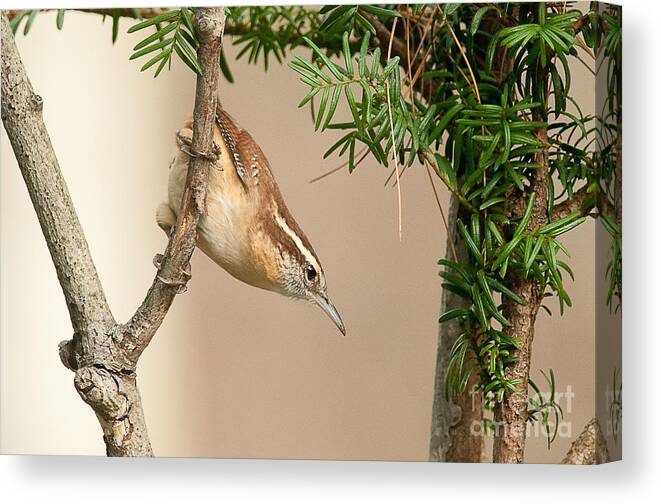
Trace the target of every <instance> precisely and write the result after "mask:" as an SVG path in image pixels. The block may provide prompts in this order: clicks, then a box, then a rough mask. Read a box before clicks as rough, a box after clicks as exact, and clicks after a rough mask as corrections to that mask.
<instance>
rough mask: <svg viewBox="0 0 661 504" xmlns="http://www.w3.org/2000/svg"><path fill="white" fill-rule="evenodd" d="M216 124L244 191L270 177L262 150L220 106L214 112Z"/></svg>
mask: <svg viewBox="0 0 661 504" xmlns="http://www.w3.org/2000/svg"><path fill="white" fill-rule="evenodd" d="M216 124H217V125H218V129H219V130H220V134H221V136H222V137H223V142H224V143H225V145H226V146H227V149H228V150H229V154H230V157H231V158H232V160H233V161H234V166H235V168H236V173H237V174H238V175H239V178H240V179H241V182H242V183H243V185H244V186H245V187H246V189H248V188H250V187H254V186H256V185H257V184H258V183H259V180H260V177H263V176H264V175H266V176H269V175H270V170H269V165H268V160H267V159H266V156H265V155H264V153H263V152H262V149H260V148H259V145H257V142H255V140H253V138H252V136H250V133H248V132H247V131H246V130H244V129H243V128H242V127H241V126H240V125H239V124H237V122H236V121H235V120H234V118H233V117H232V116H230V115H229V114H228V113H227V112H225V110H224V109H222V108H221V107H220V105H218V108H217V110H216Z"/></svg>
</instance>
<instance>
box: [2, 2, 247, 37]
mask: <svg viewBox="0 0 661 504" xmlns="http://www.w3.org/2000/svg"><path fill="white" fill-rule="evenodd" d="M43 10H44V11H47V10H53V9H43ZM67 10H72V11H78V12H84V13H88V14H97V15H101V16H110V17H112V16H113V15H119V17H125V18H129V19H136V20H140V19H150V18H153V17H156V16H158V15H160V14H163V13H164V12H167V11H169V10H171V9H168V8H166V7H146V8H142V9H127V8H123V9H67ZM20 12H21V11H20V10H7V11H5V13H6V14H7V17H8V18H9V20H10V21H11V20H12V19H13V18H15V17H16V16H17V15H18V14H19V13H20ZM248 30H249V27H248V25H246V24H230V25H226V26H225V28H224V29H223V34H224V35H232V36H240V35H245V34H246V33H248Z"/></svg>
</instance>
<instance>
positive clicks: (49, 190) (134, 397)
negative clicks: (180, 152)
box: [0, 8, 225, 456]
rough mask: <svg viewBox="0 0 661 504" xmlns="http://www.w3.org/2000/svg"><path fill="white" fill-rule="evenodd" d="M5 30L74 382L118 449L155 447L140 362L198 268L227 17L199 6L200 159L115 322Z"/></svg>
mask: <svg viewBox="0 0 661 504" xmlns="http://www.w3.org/2000/svg"><path fill="white" fill-rule="evenodd" d="M0 23H1V31H2V88H1V91H2V121H3V124H4V127H5V129H6V131H7V135H8V137H9V140H10V142H11V145H12V148H13V150H14V153H15V155H16V159H17V161H18V165H19V168H20V170H21V173H22V175H23V179H24V181H25V184H26V186H27V189H28V192H29V194H30V198H31V200H32V204H33V206H34V209H35V212H36V214H37V218H38V219H39V224H40V226H41V229H42V232H43V234H44V238H45V240H46V244H47V246H48V249H49V251H50V254H51V258H52V260H53V264H54V266H55V270H56V272H57V276H58V280H59V282H60V285H61V287H62V291H63V293H64V297H65V299H66V303H67V307H68V309H69V315H70V318H71V323H72V326H73V331H74V333H73V338H72V339H71V340H68V341H63V342H62V343H60V358H61V360H62V363H63V364H64V365H65V366H66V367H68V368H69V369H71V370H73V371H75V378H74V385H75V387H76V390H77V391H78V393H79V395H80V396H81V398H82V399H83V400H84V401H85V402H86V403H87V404H89V405H90V406H91V407H92V409H93V410H94V413H95V414H96V416H97V418H98V420H99V423H100V425H101V428H102V430H103V439H104V442H105V444H106V452H107V454H108V455H109V456H152V455H153V452H152V448H151V445H150V442H149V436H148V433H147V427H146V423H145V418H144V413H143V410H142V405H141V400H140V394H139V391H138V387H137V384H136V373H135V368H136V365H137V362H138V359H139V357H140V355H141V354H142V352H143V351H144V349H145V348H146V347H147V345H148V344H149V342H150V341H151V339H152V337H153V336H154V334H155V333H156V331H157V329H158V327H159V326H160V324H161V323H162V321H163V319H164V317H165V315H166V314H167V311H168V309H169V307H170V305H171V304H172V301H173V299H174V297H175V295H176V294H177V293H179V292H181V290H182V287H183V286H185V284H186V282H187V281H188V279H189V278H190V275H189V273H188V270H189V267H190V258H191V255H192V253H193V250H194V248H195V243H196V239H197V222H198V220H199V218H200V215H201V214H202V212H203V210H204V201H205V195H206V185H207V174H208V170H209V166H210V163H211V162H212V159H211V158H210V156H208V155H204V153H211V152H213V151H212V148H213V122H214V117H215V110H216V89H217V86H218V74H219V66H218V58H219V53H220V47H221V40H222V35H223V28H224V24H225V14H224V9H223V8H217V9H200V10H199V11H198V14H197V16H196V19H195V23H196V25H197V29H198V31H199V33H200V37H201V46H200V49H199V50H198V59H199V62H200V64H201V66H202V68H203V70H204V71H203V74H202V75H200V76H198V79H197V89H196V96H195V109H194V120H195V126H194V131H193V144H192V149H193V151H194V152H197V153H199V154H200V155H198V156H197V157H195V158H194V159H193V161H192V162H191V167H190V169H189V173H188V179H187V181H186V189H185V192H184V198H183V201H182V209H181V211H180V213H179V219H178V220H177V224H176V227H175V229H174V232H173V233H172V235H171V237H170V240H169V242H168V246H167V248H166V250H165V253H164V254H163V256H162V259H161V260H160V261H159V265H158V267H159V271H158V273H157V275H156V278H155V279H154V282H153V284H152V287H151V288H150V290H149V292H148V293H147V296H146V298H145V300H144V301H143V303H142V305H141V306H140V308H138V310H137V311H136V313H135V315H134V316H133V317H132V318H131V320H130V321H129V322H128V323H126V324H118V323H117V322H115V320H114V318H113V316H112V313H111V311H110V307H109V306H108V302H107V300H106V298H105V295H104V292H103V288H102V286H101V283H100V281H99V277H98V274H97V271H96V268H95V266H94V262H93V261H92V257H91V255H90V252H89V248H88V246H87V241H86V239H85V234H84V232H83V229H82V227H81V225H80V222H79V220H78V217H77V215H76V211H75V208H74V205H73V201H72V199H71V196H70V194H69V191H68V189H67V186H66V183H65V181H64V178H63V177H62V173H61V171H60V168H59V165H58V162H57V158H56V156H55V152H54V150H53V146H52V144H51V141H50V137H49V135H48V131H47V130H46V126H45V124H44V121H43V117H42V109H43V101H42V99H41V98H40V97H39V96H38V95H37V94H36V93H35V92H34V90H33V88H32V85H31V83H30V80H29V78H28V76H27V73H26V71H25V68H24V66H23V63H22V61H21V59H20V55H19V53H18V50H17V48H16V44H15V41H14V37H13V35H12V32H11V28H10V25H9V20H8V19H7V16H6V14H5V13H3V14H2V17H1V19H0Z"/></svg>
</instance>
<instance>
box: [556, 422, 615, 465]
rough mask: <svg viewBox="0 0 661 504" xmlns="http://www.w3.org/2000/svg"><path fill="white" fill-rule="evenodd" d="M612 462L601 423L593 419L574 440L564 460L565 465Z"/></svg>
mask: <svg viewBox="0 0 661 504" xmlns="http://www.w3.org/2000/svg"><path fill="white" fill-rule="evenodd" d="M609 460H610V456H609V455H608V447H607V445H606V439H604V435H603V433H602V432H601V428H600V427H599V422H598V421H597V419H596V418H593V419H592V420H590V421H589V422H588V424H587V425H586V426H585V428H584V429H583V432H581V434H580V435H579V436H578V437H577V438H576V439H575V440H574V442H573V443H572V444H571V447H570V448H569V451H568V452H567V455H565V458H564V459H562V463H563V464H605V463H606V462H608V461H609Z"/></svg>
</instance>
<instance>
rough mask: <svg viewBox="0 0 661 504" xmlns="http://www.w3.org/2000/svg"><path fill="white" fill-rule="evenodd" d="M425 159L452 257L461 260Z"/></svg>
mask: <svg viewBox="0 0 661 504" xmlns="http://www.w3.org/2000/svg"><path fill="white" fill-rule="evenodd" d="M424 161H425V168H426V169H427V176H428V177H429V183H430V184H431V189H432V191H434V199H436V204H437V205H438V210H439V211H440V212H441V219H443V226H444V227H445V232H446V233H447V236H448V242H449V243H450V249H451V250H452V258H453V259H454V262H459V259H458V256H457V249H456V248H455V245H454V240H453V239H452V233H451V232H450V226H448V220H447V219H446V218H445V212H444V211H443V205H441V200H440V199H439V197H438V192H436V185H435V184H434V179H433V178H432V176H431V170H430V168H429V162H428V161H427V159H426V158H424Z"/></svg>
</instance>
